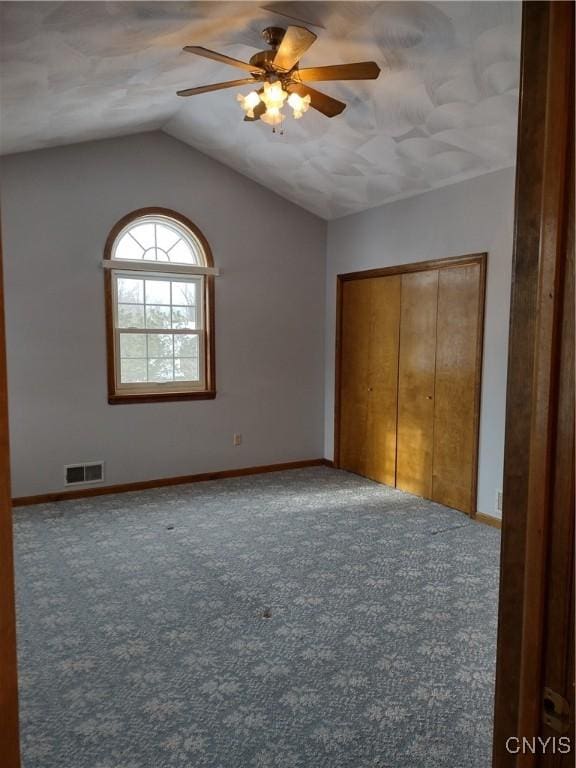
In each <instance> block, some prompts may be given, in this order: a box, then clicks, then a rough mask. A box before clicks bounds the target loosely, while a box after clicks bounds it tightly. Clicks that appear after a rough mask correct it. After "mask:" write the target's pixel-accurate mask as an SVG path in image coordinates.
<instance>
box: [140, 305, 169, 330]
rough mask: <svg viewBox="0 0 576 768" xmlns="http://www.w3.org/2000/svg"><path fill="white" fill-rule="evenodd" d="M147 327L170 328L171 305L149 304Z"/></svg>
mask: <svg viewBox="0 0 576 768" xmlns="http://www.w3.org/2000/svg"><path fill="white" fill-rule="evenodd" d="M146 328H170V307H161V306H158V305H156V304H152V305H151V306H149V305H147V306H146Z"/></svg>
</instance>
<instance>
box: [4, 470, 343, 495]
mask: <svg viewBox="0 0 576 768" xmlns="http://www.w3.org/2000/svg"><path fill="white" fill-rule="evenodd" d="M331 465H332V462H331V461H328V460H327V459H303V460H302V461H288V462H285V463H283V464H264V465H262V466H258V467H243V468H242V469H224V470H221V471H219V472H202V473H200V474H198V475H180V476H179V477H161V478H158V479H157V480H141V481H140V482H136V483H120V484H119V485H105V486H102V487H101V488H79V489H77V490H72V491H56V492H55V493H41V494H39V495H37V496H17V497H16V498H14V499H12V506H13V507H28V506H31V505H32V504H49V503H50V502H53V501H67V500H68V499H86V498H89V497H91V496H105V495H108V494H110V493H129V492H130V491H145V490H148V489H149V488H164V487H166V486H169V485H186V484H187V483H201V482H204V481H206V480H222V479H224V478H226V477H243V476H245V475H262V474H265V473H267V472H283V471H284V470H287V469H304V468H305V467H322V466H331Z"/></svg>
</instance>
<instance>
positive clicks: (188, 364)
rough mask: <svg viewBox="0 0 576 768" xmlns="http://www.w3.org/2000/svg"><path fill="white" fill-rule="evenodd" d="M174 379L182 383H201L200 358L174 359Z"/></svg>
mask: <svg viewBox="0 0 576 768" xmlns="http://www.w3.org/2000/svg"><path fill="white" fill-rule="evenodd" d="M174 378H175V379H178V380H180V381H182V380H184V381H199V380H200V376H199V375H198V358H197V357H176V358H174Z"/></svg>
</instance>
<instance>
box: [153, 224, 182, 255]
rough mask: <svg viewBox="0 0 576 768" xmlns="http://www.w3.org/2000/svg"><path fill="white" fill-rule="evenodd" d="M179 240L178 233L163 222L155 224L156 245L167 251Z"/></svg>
mask: <svg viewBox="0 0 576 768" xmlns="http://www.w3.org/2000/svg"><path fill="white" fill-rule="evenodd" d="M178 240H180V235H179V234H178V233H177V232H175V231H174V230H173V229H171V228H170V227H167V226H165V225H164V224H156V245H157V246H158V247H159V248H162V249H163V250H164V251H167V250H168V249H169V248H172V246H173V245H176V243H177V242H178Z"/></svg>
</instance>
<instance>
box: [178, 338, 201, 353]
mask: <svg viewBox="0 0 576 768" xmlns="http://www.w3.org/2000/svg"><path fill="white" fill-rule="evenodd" d="M199 346H200V345H199V339H198V336H195V335H194V336H193V335H192V334H190V335H188V334H183V333H182V334H180V333H178V334H176V335H175V336H174V354H175V356H176V357H198V352H199Z"/></svg>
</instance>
